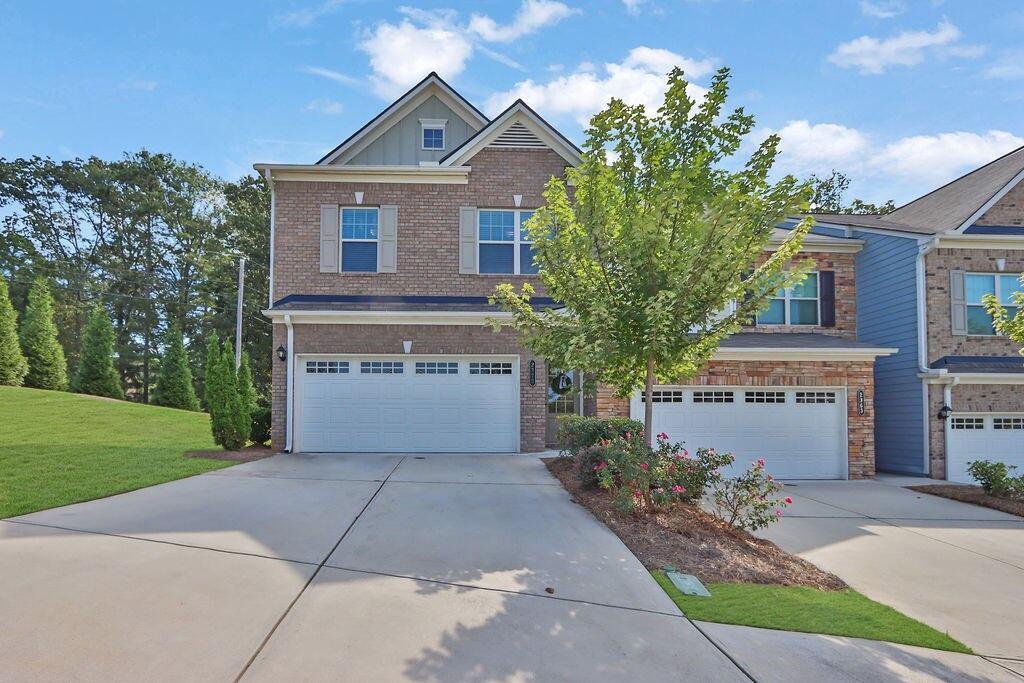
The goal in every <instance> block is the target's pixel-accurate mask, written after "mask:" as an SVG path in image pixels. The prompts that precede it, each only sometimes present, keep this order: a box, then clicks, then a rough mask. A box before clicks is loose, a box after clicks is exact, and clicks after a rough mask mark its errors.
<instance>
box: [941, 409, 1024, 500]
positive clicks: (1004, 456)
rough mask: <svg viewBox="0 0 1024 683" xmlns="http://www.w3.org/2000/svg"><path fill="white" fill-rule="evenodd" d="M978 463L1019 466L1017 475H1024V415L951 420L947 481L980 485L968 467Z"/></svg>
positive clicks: (955, 418) (953, 418)
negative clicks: (976, 461)
mask: <svg viewBox="0 0 1024 683" xmlns="http://www.w3.org/2000/svg"><path fill="white" fill-rule="evenodd" d="M974 460H993V461H996V462H1002V463H1006V464H1007V465H1016V466H1017V471H1016V472H1015V474H1024V415H1022V414H1019V413H1018V414H1013V413H1010V414H995V413H978V414H976V415H957V416H956V417H951V418H950V423H949V463H948V466H947V472H946V478H947V479H949V480H950V481H957V482H961V483H964V484H975V483H977V482H975V481H974V479H972V478H971V475H969V474H967V463H969V462H972V461H974Z"/></svg>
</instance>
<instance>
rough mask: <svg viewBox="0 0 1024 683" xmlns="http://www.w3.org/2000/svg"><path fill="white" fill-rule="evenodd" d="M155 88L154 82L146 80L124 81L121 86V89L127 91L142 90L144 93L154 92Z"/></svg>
mask: <svg viewBox="0 0 1024 683" xmlns="http://www.w3.org/2000/svg"><path fill="white" fill-rule="evenodd" d="M156 86H157V83H156V81H153V80H148V79H136V80H133V81H125V82H124V83H122V84H121V87H122V88H125V89H127V90H142V91H144V92H153V91H154V90H156Z"/></svg>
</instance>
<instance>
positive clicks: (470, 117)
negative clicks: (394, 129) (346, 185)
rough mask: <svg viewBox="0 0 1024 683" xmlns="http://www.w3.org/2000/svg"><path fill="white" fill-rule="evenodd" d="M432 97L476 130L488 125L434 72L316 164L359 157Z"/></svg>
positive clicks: (484, 118) (471, 106)
mask: <svg viewBox="0 0 1024 683" xmlns="http://www.w3.org/2000/svg"><path fill="white" fill-rule="evenodd" d="M431 95H438V96H439V97H440V99H441V100H442V101H443V102H444V103H445V104H446V105H448V106H449V107H450V108H451V109H452V111H454V112H456V113H457V114H459V115H460V116H461V117H462V118H463V119H464V120H465V121H466V122H467V123H468V124H470V125H471V126H474V125H475V128H476V129H477V130H479V129H480V128H483V127H484V126H486V125H487V123H488V121H487V117H486V116H484V115H483V114H481V113H480V112H479V111H478V110H477V109H476V108H475V107H474V106H473V105H472V104H470V103H469V101H468V100H466V99H465V98H464V97H462V95H460V94H459V93H457V92H455V90H454V89H453V88H452V87H451V86H450V85H448V84H447V83H445V82H444V80H443V79H442V78H441V77H440V76H438V75H437V74H436V73H434V72H431V73H430V74H429V75H427V77H426V78H424V79H423V80H422V81H420V82H419V83H417V84H416V85H414V86H413V87H412V88H411V89H410V90H409V91H408V92H407V93H405V94H404V95H402V96H401V97H399V98H398V99H397V100H395V101H394V102H392V103H391V104H390V105H388V107H387V108H386V109H384V111H382V112H381V113H379V114H377V116H375V117H373V118H372V119H370V121H368V122H367V123H366V125H364V126H363V127H362V128H360V129H359V130H357V131H356V132H355V133H353V134H352V135H351V136H350V137H349V138H348V139H347V140H345V141H344V142H342V143H341V144H340V145H338V146H337V147H335V148H334V149H333V150H331V151H330V152H328V153H327V154H326V155H325V156H324V157H323V158H322V159H320V160H319V161H318V162H316V163H317V164H318V165H327V164H333V163H335V162H339V161H340V162H341V163H343V162H344V159H346V158H351V157H352V156H354V155H355V154H358V153H359V152H360V151H362V150H363V149H364V148H365V147H366V146H367V145H369V144H370V143H371V142H373V141H374V140H376V139H377V138H378V137H380V135H381V134H383V133H384V131H385V130H387V129H388V128H390V127H391V123H392V122H393V121H395V120H400V119H401V118H402V117H403V116H404V115H405V114H406V113H408V112H409V111H412V110H413V109H415V108H416V107H417V106H419V105H420V103H421V102H423V101H425V100H426V99H427V98H428V97H430V96H431Z"/></svg>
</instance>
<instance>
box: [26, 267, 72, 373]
mask: <svg viewBox="0 0 1024 683" xmlns="http://www.w3.org/2000/svg"><path fill="white" fill-rule="evenodd" d="M19 339H20V341H21V351H22V353H24V354H25V358H26V359H27V360H28V374H27V375H25V386H27V387H35V388H36V389H51V390H53V391H66V390H67V388H68V365H67V361H66V360H65V359H64V349H63V347H61V345H60V342H59V341H57V325H56V324H55V323H54V322H53V296H51V295H50V285H49V284H47V282H46V280H44V279H43V278H37V279H36V281H35V282H34V283H33V284H32V288H31V289H30V290H28V303H27V304H26V305H25V313H24V315H23V316H22V319H21V330H20V332H19Z"/></svg>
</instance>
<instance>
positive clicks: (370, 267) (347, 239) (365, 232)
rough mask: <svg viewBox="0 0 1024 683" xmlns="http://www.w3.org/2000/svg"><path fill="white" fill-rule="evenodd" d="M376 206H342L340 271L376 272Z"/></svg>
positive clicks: (377, 217) (377, 216)
mask: <svg viewBox="0 0 1024 683" xmlns="http://www.w3.org/2000/svg"><path fill="white" fill-rule="evenodd" d="M379 218H380V216H379V215H378V210H377V209H376V208H363V207H355V208H348V209H345V208H343V209H342V210H341V272H343V273H376V272H377V225H378V219H379Z"/></svg>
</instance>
